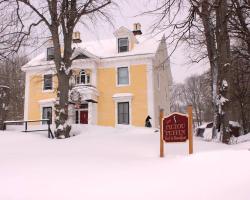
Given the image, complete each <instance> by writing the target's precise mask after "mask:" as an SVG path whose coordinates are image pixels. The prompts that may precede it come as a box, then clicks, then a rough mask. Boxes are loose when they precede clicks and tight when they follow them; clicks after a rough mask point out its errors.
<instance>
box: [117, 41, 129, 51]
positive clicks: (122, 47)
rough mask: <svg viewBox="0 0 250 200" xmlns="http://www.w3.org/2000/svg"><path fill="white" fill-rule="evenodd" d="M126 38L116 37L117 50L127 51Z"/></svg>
mask: <svg viewBox="0 0 250 200" xmlns="http://www.w3.org/2000/svg"><path fill="white" fill-rule="evenodd" d="M128 48H129V46H128V38H119V39H118V52H119V53H120V52H127V51H128Z"/></svg>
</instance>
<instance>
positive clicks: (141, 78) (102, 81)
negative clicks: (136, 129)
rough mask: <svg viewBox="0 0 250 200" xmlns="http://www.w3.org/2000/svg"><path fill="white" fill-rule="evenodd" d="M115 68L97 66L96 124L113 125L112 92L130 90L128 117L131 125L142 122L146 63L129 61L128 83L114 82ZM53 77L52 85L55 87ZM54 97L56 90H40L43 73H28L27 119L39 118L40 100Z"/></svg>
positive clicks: (142, 124) (145, 89)
mask: <svg viewBox="0 0 250 200" xmlns="http://www.w3.org/2000/svg"><path fill="white" fill-rule="evenodd" d="M116 73H117V70H116V68H115V67H109V68H98V70H97V90H98V92H99V98H98V104H97V106H98V113H97V124H98V125H104V126H115V124H116V122H115V120H116V116H115V101H114V100H113V98H112V96H113V95H114V94H116V93H132V94H133V97H132V101H131V102H132V105H131V109H132V110H131V115H132V116H130V117H131V120H132V125H134V126H144V123H145V119H146V117H147V115H148V107H147V105H148V104H147V67H146V65H131V66H130V69H129V73H130V85H129V86H119V87H117V86H116V79H117V74H116ZM57 84H58V83H57V78H56V77H53V88H57ZM51 98H56V91H54V92H47V91H43V75H40V74H39V75H38V74H37V75H33V76H31V77H30V86H29V106H28V119H29V120H36V119H41V107H40V104H39V101H40V100H46V99H51Z"/></svg>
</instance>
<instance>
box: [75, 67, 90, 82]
mask: <svg viewBox="0 0 250 200" xmlns="http://www.w3.org/2000/svg"><path fill="white" fill-rule="evenodd" d="M76 83H77V84H89V83H90V75H89V74H88V73H86V72H85V70H81V71H80V73H79V75H78V76H77V77H76Z"/></svg>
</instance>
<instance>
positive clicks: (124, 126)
mask: <svg viewBox="0 0 250 200" xmlns="http://www.w3.org/2000/svg"><path fill="white" fill-rule="evenodd" d="M115 127H116V128H128V127H132V125H131V124H116V125H115Z"/></svg>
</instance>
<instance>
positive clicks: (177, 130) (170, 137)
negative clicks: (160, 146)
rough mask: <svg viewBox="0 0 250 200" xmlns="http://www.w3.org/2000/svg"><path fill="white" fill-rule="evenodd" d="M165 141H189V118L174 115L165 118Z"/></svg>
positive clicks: (183, 115) (179, 114) (178, 114)
mask: <svg viewBox="0 0 250 200" xmlns="http://www.w3.org/2000/svg"><path fill="white" fill-rule="evenodd" d="M162 123H163V127H162V129H163V140H164V141H165V142H185V141H186V140H187V139H188V116H187V115H185V114H181V113H173V114H171V115H169V116H168V117H166V118H163V121H162Z"/></svg>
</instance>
